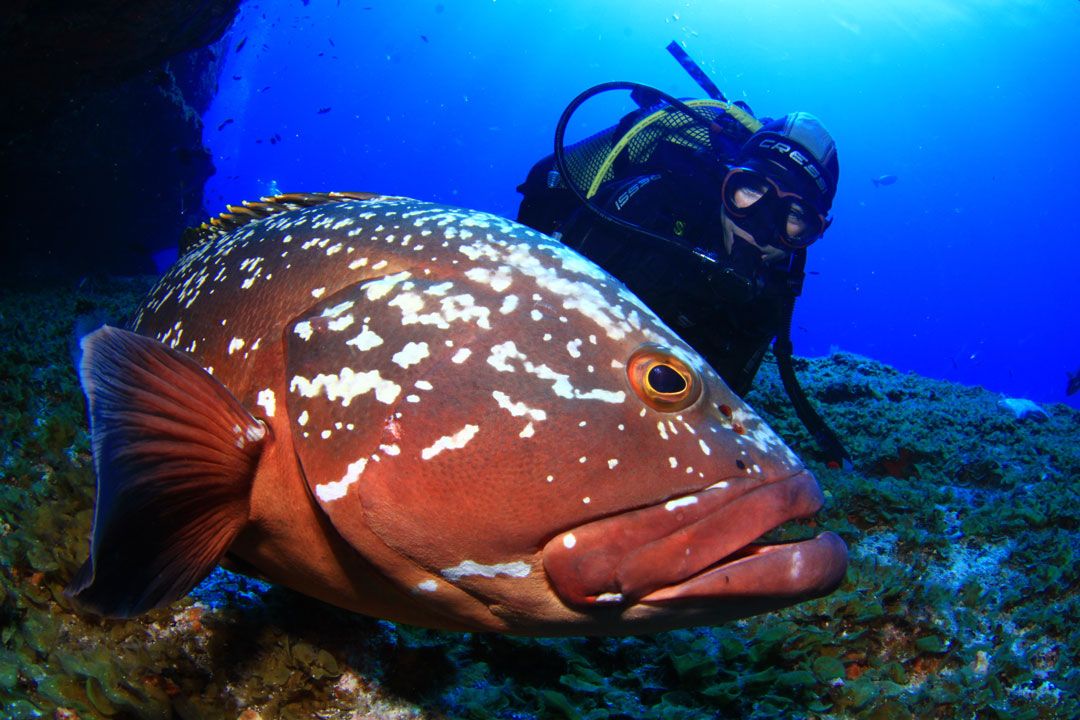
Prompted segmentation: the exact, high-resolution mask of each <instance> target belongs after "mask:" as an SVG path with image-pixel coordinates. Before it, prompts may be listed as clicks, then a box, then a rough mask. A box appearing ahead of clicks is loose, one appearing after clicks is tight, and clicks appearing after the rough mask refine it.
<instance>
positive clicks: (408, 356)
mask: <svg viewBox="0 0 1080 720" xmlns="http://www.w3.org/2000/svg"><path fill="white" fill-rule="evenodd" d="M429 355H431V353H430V352H429V351H428V344H427V343H426V342H419V343H416V342H407V343H405V347H403V348H402V349H401V350H399V351H397V352H396V353H394V356H393V357H392V358H390V359H391V360H392V361H393V362H395V363H396V364H398V365H400V366H401V367H402V368H409V367H411V366H413V365H416V364H418V363H419V362H421V361H422V360H423V359H424V358H426V357H428V356H429Z"/></svg>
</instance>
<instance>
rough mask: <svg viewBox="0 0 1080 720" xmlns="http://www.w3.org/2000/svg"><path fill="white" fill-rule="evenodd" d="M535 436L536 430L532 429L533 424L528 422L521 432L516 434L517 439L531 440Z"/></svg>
mask: <svg viewBox="0 0 1080 720" xmlns="http://www.w3.org/2000/svg"><path fill="white" fill-rule="evenodd" d="M535 434H536V428H534V427H533V424H532V423H531V422H529V423H526V425H525V427H524V428H522V430H521V432H519V433H518V437H519V438H531V437H532V436H533V435H535Z"/></svg>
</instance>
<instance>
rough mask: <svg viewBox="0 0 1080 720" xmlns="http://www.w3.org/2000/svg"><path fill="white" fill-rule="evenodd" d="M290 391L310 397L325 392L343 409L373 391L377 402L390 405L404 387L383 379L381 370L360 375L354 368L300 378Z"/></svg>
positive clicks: (294, 382) (298, 376)
mask: <svg viewBox="0 0 1080 720" xmlns="http://www.w3.org/2000/svg"><path fill="white" fill-rule="evenodd" d="M289 390H290V391H292V392H296V393H299V394H300V395H302V396H304V397H309V398H310V397H316V396H318V395H319V394H320V393H321V392H323V391H325V393H326V397H327V399H329V400H338V399H340V400H341V405H342V406H343V407H348V405H349V403H350V402H352V400H353V398H354V397H356V396H358V395H363V394H364V393H367V392H370V391H372V390H374V391H375V399H376V400H378V401H379V402H382V403H386V404H388V405H389V404H390V403H392V402H394V400H396V399H397V396H398V395H399V394H401V386H400V385H398V384H397V383H395V382H394V381H393V380H386V379H384V378H383V377H382V376H381V375H380V374H379V371H378V370H368V371H367V372H360V373H358V372H356V371H355V370H353V369H352V368H342V369H341V373H340V374H333V373H329V374H326V373H319V374H318V375H316V376H315V377H314V378H312V379H311V380H308V379H307V378H305V377H302V376H300V375H297V376H295V377H294V378H293V379H292V382H291V383H290V384H289Z"/></svg>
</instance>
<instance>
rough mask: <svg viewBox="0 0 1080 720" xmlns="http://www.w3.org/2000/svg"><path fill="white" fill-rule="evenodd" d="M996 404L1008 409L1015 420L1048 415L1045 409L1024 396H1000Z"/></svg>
mask: <svg viewBox="0 0 1080 720" xmlns="http://www.w3.org/2000/svg"><path fill="white" fill-rule="evenodd" d="M998 404H999V405H1001V406H1002V407H1003V408H1006V409H1007V410H1009V412H1011V413H1012V414H1013V416H1015V417H1016V419H1017V420H1027V419H1028V418H1047V417H1050V416H1049V415H1047V414H1046V411H1045V410H1043V409H1042V408H1041V407H1039V406H1038V405H1037V404H1035V403H1034V402H1032V401H1031V400H1028V399H1026V398H1002V399H1001V400H1000V401H999V402H998Z"/></svg>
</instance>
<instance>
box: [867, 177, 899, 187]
mask: <svg viewBox="0 0 1080 720" xmlns="http://www.w3.org/2000/svg"><path fill="white" fill-rule="evenodd" d="M899 179H900V178H898V177H896V176H895V175H878V176H877V177H876V178H872V179H871V182H872V183H874V186H875V187H880V186H881V185H892V184H893V183H894V182H896V181H897V180H899Z"/></svg>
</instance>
